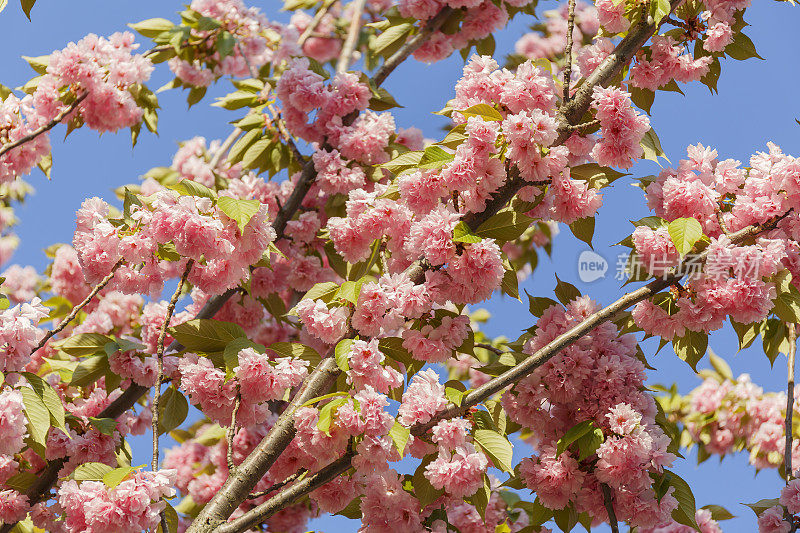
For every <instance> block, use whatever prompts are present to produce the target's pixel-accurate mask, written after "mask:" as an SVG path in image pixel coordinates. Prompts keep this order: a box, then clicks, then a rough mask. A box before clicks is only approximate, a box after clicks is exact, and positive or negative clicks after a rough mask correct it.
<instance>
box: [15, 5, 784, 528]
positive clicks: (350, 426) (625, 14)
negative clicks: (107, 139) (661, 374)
mask: <svg viewBox="0 0 800 533" xmlns="http://www.w3.org/2000/svg"><path fill="white" fill-rule="evenodd" d="M543 3H544V2H543ZM792 3H794V2H792ZM283 4H284V5H283V7H284V9H285V10H288V11H290V12H291V19H290V21H289V22H288V23H279V22H274V21H271V20H270V19H269V18H267V16H266V15H265V14H264V13H262V11H260V10H259V9H257V8H255V7H248V6H246V5H245V4H244V3H243V2H242V1H241V0H193V1H192V2H191V4H190V5H189V6H186V9H185V10H184V11H182V12H181V13H180V18H179V19H177V20H169V19H166V18H155V19H148V20H144V21H141V22H138V23H134V24H130V28H131V30H133V31H123V32H120V33H115V34H113V35H110V36H108V37H98V36H97V35H94V34H90V35H87V36H86V37H84V38H83V39H81V40H79V41H78V42H77V43H69V44H68V45H66V46H65V47H64V48H63V49H61V50H56V51H54V52H52V53H51V54H50V55H48V56H41V57H27V58H26V59H27V61H28V63H29V64H30V66H31V68H32V69H33V71H34V72H35V74H36V75H35V76H34V77H32V78H31V79H30V81H28V82H27V83H26V84H25V85H24V86H22V87H19V88H16V89H13V90H12V89H10V88H7V87H5V86H0V97H1V98H2V101H1V102H0V201H2V203H3V206H2V209H0V225H1V226H0V227H2V228H3V230H2V236H0V262H7V261H8V259H9V257H10V255H11V254H12V253H13V250H14V248H15V247H16V246H17V244H18V239H17V238H16V237H15V236H14V235H13V234H11V233H10V232H9V231H7V230H6V229H5V228H8V227H10V226H11V225H12V223H13V219H14V215H13V208H14V206H15V205H16V203H18V202H20V201H22V200H23V199H24V197H25V196H26V194H28V193H29V192H30V190H31V189H30V186H29V185H27V184H26V183H25V182H24V181H23V179H24V178H25V176H27V175H28V174H30V173H31V172H32V171H33V170H34V168H35V167H38V169H40V170H41V171H42V172H44V173H45V174H46V175H47V176H48V177H50V176H51V174H52V177H53V179H58V175H57V169H54V168H53V161H52V157H51V151H50V134H51V130H52V131H57V130H58V129H66V133H69V132H71V131H72V130H74V129H77V128H82V127H86V128H90V129H93V130H96V131H98V132H99V133H104V132H115V131H119V130H122V129H130V132H131V138H132V142H133V144H134V145H135V144H136V141H137V139H138V137H139V135H140V134H145V135H146V134H147V132H144V133H143V131H142V129H143V128H142V126H144V129H146V130H148V131H149V132H153V133H155V132H156V131H157V127H158V111H159V102H158V97H157V93H159V92H160V91H175V90H178V89H183V90H184V91H186V94H187V101H188V103H189V105H190V106H192V105H195V104H198V103H199V102H201V101H204V99H206V100H208V98H206V92H207V89H208V87H210V86H212V85H217V86H224V87H228V84H229V83H230V84H232V87H233V90H232V91H231V92H229V93H228V94H226V95H224V96H223V97H221V98H218V99H217V100H216V101H215V102H214V105H216V106H218V107H221V108H223V109H225V110H228V111H230V119H231V124H232V125H233V127H232V128H231V131H229V132H228V131H224V128H225V126H222V125H220V131H221V132H222V134H221V135H220V137H221V139H222V140H207V139H205V138H202V137H195V138H193V139H189V140H186V141H185V142H183V143H182V144H181V145H180V148H179V149H178V150H177V152H176V153H175V155H174V158H173V160H172V162H171V163H170V164H169V166H156V167H154V168H152V169H151V170H150V171H149V172H147V174H146V175H145V176H144V178H143V180H142V181H141V182H139V183H134V184H130V185H128V186H125V187H121V188H119V189H118V190H116V195H115V196H112V195H109V197H107V198H100V197H91V198H87V199H86V200H85V201H84V202H83V204H82V206H81V207H80V209H79V210H78V212H77V214H76V216H75V221H74V224H75V231H74V238H73V240H72V243H71V245H57V246H53V247H51V248H50V249H48V251H47V253H48V256H49V257H50V258H51V259H52V262H51V264H50V265H49V266H48V268H47V270H46V271H45V272H44V273H43V274H41V275H40V274H39V273H37V272H36V270H35V269H34V268H32V267H30V266H26V267H23V266H20V265H11V266H8V267H7V268H6V270H5V272H4V274H3V276H4V278H3V283H2V293H3V298H2V304H3V305H2V308H3V310H2V311H1V312H0V370H1V371H2V380H0V436H2V438H0V524H2V525H0V531H2V532H9V531H15V532H31V531H42V530H44V531H48V532H64V533H67V532H69V533H72V532H92V533H99V532H106V531H108V532H124V533H127V532H131V533H132V532H137V531H161V532H163V533H167V532H171V533H172V532H177V531H181V532H183V531H188V532H211V531H216V532H220V533H237V532H244V531H258V530H261V531H271V532H276V533H278V532H295V531H299V532H302V531H305V529H306V523H307V522H308V521H309V520H310V519H312V518H314V517H317V516H320V515H321V514H324V513H330V514H338V515H343V516H345V517H348V518H350V519H353V520H357V521H358V523H359V524H360V526H354V528H355V527H360V531H364V532H388V531H393V532H394V531H398V530H403V531H409V532H412V531H413V532H417V531H434V532H437V533H445V532H463V533H466V532H482V531H487V532H524V533H531V532H544V531H551V530H552V529H551V528H554V527H555V528H558V529H560V530H562V531H570V530H571V529H573V528H575V527H576V526H579V525H580V526H582V527H584V528H585V529H586V530H591V528H592V527H594V526H599V525H600V524H602V523H607V524H608V525H609V526H610V528H611V530H612V531H615V532H616V531H619V523H620V522H622V523H625V524H627V525H628V526H629V527H630V528H632V529H633V530H635V531H638V532H640V533H650V532H662V533H663V532H685V531H695V530H696V531H701V532H704V533H712V532H717V531H721V526H720V522H721V521H723V520H725V519H727V518H730V517H731V514H730V513H729V512H728V511H727V510H726V509H724V508H723V507H720V506H718V505H709V506H706V507H702V508H698V507H697V505H696V503H695V498H694V496H693V494H692V490H691V488H690V486H689V485H688V484H687V482H686V481H684V480H683V479H682V478H681V477H680V476H678V475H677V474H676V473H675V472H673V471H672V470H671V468H672V467H673V465H674V464H676V463H677V462H678V461H680V460H681V459H682V455H681V453H680V451H681V450H682V449H683V450H685V449H686V448H691V447H696V448H697V450H698V456H699V457H700V459H701V460H704V459H705V458H708V457H710V456H712V455H718V456H720V457H723V456H725V455H727V454H730V453H733V452H737V451H741V450H747V451H748V452H749V454H750V462H751V464H752V465H753V466H754V467H755V468H756V469H775V470H776V471H777V472H778V474H779V475H780V476H781V477H782V478H783V479H784V480H785V482H786V485H785V488H784V489H783V490H782V491H781V492H780V494H765V495H764V499H762V500H761V501H759V502H756V503H753V504H751V507H752V508H753V510H754V511H755V512H756V515H757V520H758V528H759V531H761V532H764V533H774V532H781V533H787V532H790V531H795V528H796V525H797V521H798V518H800V478H795V472H796V470H795V469H794V468H793V466H792V465H793V464H794V465H798V464H800V441H798V440H795V439H794V438H793V437H795V436H798V429H797V424H795V419H794V413H795V406H794V400H795V391H794V359H795V350H796V341H797V330H796V324H797V323H800V292H798V288H800V245H799V244H798V238H800V159H796V158H794V157H793V156H791V155H788V154H785V153H784V152H783V151H782V150H781V148H780V147H778V146H777V145H775V144H772V143H770V144H768V145H767V146H766V148H764V147H753V155H752V157H751V159H750V161H749V164H743V163H742V162H740V161H736V160H733V159H730V158H726V157H725V155H724V154H718V153H717V151H716V150H715V149H714V148H713V147H710V146H704V145H702V144H696V145H690V146H688V148H687V149H686V155H685V156H682V155H680V154H677V155H678V158H677V160H678V163H677V164H671V163H669V162H668V161H669V160H667V159H666V154H664V152H663V150H662V148H661V144H660V141H659V138H658V136H657V134H656V131H655V129H654V126H657V125H654V124H651V120H650V117H649V112H650V109H651V106H652V104H653V102H654V99H655V96H656V95H657V94H659V92H660V91H680V90H681V89H680V87H681V85H682V84H698V83H702V84H705V85H706V86H708V88H709V89H711V90H712V91H715V90H716V85H717V80H718V79H719V78H720V76H721V75H724V73H723V68H722V67H723V66H724V65H726V64H729V62H730V61H734V60H746V59H748V58H752V57H758V54H757V52H756V47H755V45H754V43H753V42H752V41H751V40H750V38H749V37H748V36H747V35H746V34H745V33H744V30H745V28H746V27H747V24H746V22H745V18H744V17H745V14H746V9H747V8H748V7H749V5H750V2H749V1H748V0H597V1H596V2H595V3H594V5H590V4H586V3H583V2H581V1H577V0H569V1H568V3H566V4H564V5H561V6H558V5H556V4H553V5H550V6H547V7H545V6H543V5H542V6H537V2H536V1H535V0H534V1H533V2H531V1H529V0H398V1H396V2H395V1H393V0H350V1H344V0H285V1H284V2H283ZM4 5H5V3H0V9H2V7H3V6H4ZM33 7H34V1H33V0H23V1H22V9H23V10H24V11H25V13H26V15H28V16H31V9H32V8H33ZM42 7H44V6H42ZM42 7H40V9H41V8H42ZM537 9H538V11H537ZM33 16H35V13H33ZM513 17H518V18H519V17H521V18H526V19H530V22H531V23H532V24H533V26H532V29H531V32H530V33H528V34H526V35H524V36H522V37H521V38H520V40H519V41H518V42H517V45H516V47H515V50H514V51H513V53H508V54H506V52H509V51H499V52H496V51H495V39H494V36H493V34H494V33H495V32H497V31H499V30H502V29H503V28H504V27H506V25H507V24H508V22H509V20H510V19H511V18H513ZM537 17H538V18H537ZM134 32H135V33H134ZM136 34H138V36H137V35H136ZM457 53H458V54H461V56H462V57H463V58H464V68H463V74H462V76H461V78H460V79H458V80H453V81H454V84H453V86H452V87H442V88H441V97H442V101H441V103H442V106H443V109H442V110H441V111H439V112H438V113H439V114H440V115H443V116H445V117H447V118H448V119H449V121H450V127H449V128H448V131H447V132H446V133H445V134H443V135H441V138H438V139H425V138H423V135H422V133H421V130H419V129H417V128H414V127H411V128H407V129H403V128H398V127H397V125H396V123H395V119H394V117H393V115H392V112H391V110H392V109H393V108H395V107H397V106H398V103H397V101H396V100H395V98H394V97H393V96H392V94H391V93H390V92H389V91H388V90H387V89H386V88H385V87H384V82H385V81H386V80H387V79H388V78H389V77H390V76H391V75H392V73H393V72H394V71H395V70H396V69H397V67H398V66H399V65H400V64H402V63H403V62H405V61H420V62H424V63H436V62H438V61H440V60H443V59H445V58H447V57H449V56H451V55H452V54H457ZM500 57H502V58H503V59H502V61H504V64H501V63H499V62H498V61H501V60H500V59H499V58H500ZM154 69H164V70H166V69H169V71H171V72H172V74H173V75H174V79H173V80H172V81H171V82H169V83H168V84H166V85H165V86H163V87H161V88H160V89H158V90H153V88H150V87H148V85H147V84H148V82H149V81H150V76H151V74H152V73H153V72H154ZM206 103H208V102H206ZM67 142H69V141H68V140H67ZM100 142H102V138H101V139H100ZM758 150H764V151H758ZM673 155H675V154H673ZM639 159H649V160H652V161H654V162H659V161H663V162H664V164H666V165H669V166H667V167H665V168H661V169H660V171H659V172H658V174H657V175H655V176H648V177H641V176H633V177H632V178H631V177H628V178H626V179H628V180H636V181H637V182H638V183H639V184H640V186H641V189H642V192H643V194H642V202H643V204H646V205H647V207H648V209H650V210H651V212H652V215H651V216H648V217H646V218H643V219H641V220H639V221H636V222H635V224H634V226H635V227H634V229H633V231H632V232H631V233H630V235H627V236H625V238H624V239H623V240H622V241H621V242H620V245H621V246H623V247H626V248H627V249H629V250H630V256H629V258H628V261H627V268H626V272H627V282H626V285H627V284H628V283H633V284H634V286H635V287H636V288H633V289H632V290H629V291H628V292H621V293H620V296H619V298H618V299H617V300H616V301H614V302H613V303H611V304H609V305H607V306H605V307H603V306H601V305H600V304H598V303H597V302H596V301H594V300H592V299H591V295H582V294H581V293H580V292H579V291H578V289H577V288H576V287H574V286H572V285H571V284H569V283H566V282H564V281H561V280H560V279H559V280H557V284H556V287H555V290H554V293H553V294H535V295H531V294H527V295H524V294H523V296H527V299H528V303H529V309H530V314H531V316H530V321H529V323H530V327H529V328H528V329H527V330H525V331H522V332H519V331H516V332H514V331H509V332H507V335H506V336H505V337H499V338H492V337H490V336H488V335H487V334H486V333H485V332H483V331H481V329H480V326H481V324H482V322H483V321H485V316H481V315H482V313H481V312H480V310H479V309H478V308H477V307H475V306H476V305H478V304H480V303H481V302H484V301H486V300H489V299H491V298H494V297H499V296H497V295H498V294H499V293H502V294H505V295H506V297H509V298H516V299H521V295H520V291H519V282H520V281H521V280H523V279H525V278H526V277H527V276H529V275H530V274H531V273H532V272H533V270H534V269H535V268H536V264H537V254H538V253H540V252H541V251H546V252H547V253H550V252H551V249H552V245H553V242H554V241H557V240H558V239H559V238H567V237H563V236H562V237H558V238H556V235H557V233H558V228H559V226H561V227H568V228H569V229H570V230H571V232H572V233H573V234H574V236H575V237H576V238H578V239H580V240H582V241H584V242H586V243H588V244H591V242H592V237H593V234H594V228H595V218H596V217H597V216H600V215H601V214H602V211H603V209H602V205H603V196H604V194H613V192H609V191H604V190H603V189H605V188H606V187H608V186H609V185H610V184H611V183H612V182H614V181H615V180H618V179H620V178H622V177H623V176H629V174H626V173H624V172H623V171H625V170H628V169H630V168H631V167H632V165H633V164H634V162H635V161H637V160H639ZM161 163H165V162H161ZM42 194H47V191H46V187H45V190H43V191H42ZM70 223H71V221H70ZM551 295H552V296H554V297H555V299H551V298H550V296H551ZM725 323H729V324H730V325H731V326H732V327H733V329H734V330H735V332H736V333H737V335H738V338H739V344H740V347H742V348H744V347H747V346H750V345H752V344H753V343H754V342H755V341H756V339H757V338H758V337H761V339H762V342H763V347H764V351H765V353H766V355H767V357H769V358H770V361H774V360H775V359H776V357H777V356H778V354H779V353H784V354H785V355H786V356H787V360H788V380H787V390H786V391H785V392H784V391H780V392H764V391H763V389H762V388H761V387H759V386H758V385H757V384H755V383H752V382H751V381H750V379H749V378H748V377H747V376H740V377H738V378H736V377H734V376H733V374H732V372H731V370H730V367H729V366H728V364H727V363H726V362H725V360H724V358H723V357H720V356H718V355H715V354H713V353H711V352H710V351H709V350H708V340H709V336H710V335H711V334H712V333H713V332H715V331H718V330H720V329H721V328H722V327H723V325H724V324H725ZM649 337H656V338H659V339H660V347H664V346H666V345H667V344H671V345H672V347H673V349H674V352H675V353H676V355H677V356H678V357H680V358H681V359H683V360H684V361H686V362H687V363H688V364H689V366H690V367H691V368H692V369H693V370H695V371H697V364H698V363H699V362H700V361H701V360H702V359H703V358H704V357H706V356H707V358H708V361H709V362H710V364H711V366H712V369H707V370H700V371H699V372H698V373H699V375H700V376H701V377H702V378H703V382H702V384H701V385H700V386H699V387H698V388H696V389H695V390H693V391H690V392H688V393H685V392H684V393H681V392H680V391H679V390H678V389H677V388H676V387H671V388H669V387H663V386H656V385H654V384H652V383H650V382H649V381H648V376H647V370H648V369H650V366H649V364H648V361H647V356H649V355H652V354H649V353H645V351H644V350H643V349H642V348H641V347H640V344H639V343H640V342H641V341H642V340H644V339H646V338H649ZM510 339H514V340H510ZM687 370H688V369H687ZM776 371H777V369H776ZM190 405H191V406H193V407H194V408H195V409H194V410H192V412H191V413H190ZM192 413H196V414H192ZM145 434H147V435H150V436H152V461H151V463H150V464H149V465H145V466H139V467H136V466H132V450H131V447H130V444H129V440H130V438H131V437H132V436H135V435H145ZM165 434H168V435H169V436H170V437H172V439H174V441H176V442H177V443H178V445H177V446H175V447H173V448H171V449H168V450H163V449H162V444H163V442H162V439H163V436H164V435H165Z"/></svg>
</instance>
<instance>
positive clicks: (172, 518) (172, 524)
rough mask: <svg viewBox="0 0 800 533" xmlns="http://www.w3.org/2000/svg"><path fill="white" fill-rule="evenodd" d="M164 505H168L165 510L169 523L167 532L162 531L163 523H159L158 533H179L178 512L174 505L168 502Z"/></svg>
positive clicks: (165, 516)
mask: <svg viewBox="0 0 800 533" xmlns="http://www.w3.org/2000/svg"><path fill="white" fill-rule="evenodd" d="M164 503H165V504H166V505H167V506H166V507H165V508H164V518H165V519H166V522H167V531H162V530H161V522H160V521H159V524H158V529H157V530H156V533H178V523H179V520H178V512H177V511H176V510H175V508H174V507H173V506H172V505H170V503H169V502H168V501H164Z"/></svg>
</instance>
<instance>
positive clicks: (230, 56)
mask: <svg viewBox="0 0 800 533" xmlns="http://www.w3.org/2000/svg"><path fill="white" fill-rule="evenodd" d="M189 9H190V10H192V11H193V12H194V13H195V14H196V16H198V17H208V18H209V19H212V20H214V21H217V22H218V23H219V25H218V26H217V27H213V28H207V29H201V28H192V29H191V31H190V36H191V39H192V41H197V42H199V43H200V44H199V45H198V46H196V47H195V48H196V54H195V55H194V56H193V57H192V58H191V59H188V58H183V57H181V56H178V57H173V58H172V59H170V60H169V62H168V64H169V68H170V70H172V72H173V73H174V74H175V76H176V77H177V78H178V79H179V80H181V81H182V82H183V83H185V84H188V85H190V86H193V87H208V86H209V85H211V84H212V83H213V82H214V81H215V80H216V79H217V78H219V77H221V76H235V77H248V78H249V77H250V76H253V75H254V72H257V71H258V69H260V68H261V67H262V66H264V65H265V64H267V63H269V62H271V61H273V60H274V59H275V58H276V50H274V47H273V46H272V45H274V44H275V41H276V40H277V39H275V36H274V34H276V33H277V31H278V30H280V29H281V27H280V26H279V25H276V24H274V23H271V22H270V21H268V20H267V19H266V17H264V15H263V14H262V13H261V10H259V9H258V8H255V7H247V6H246V5H245V4H244V2H242V1H241V0H225V1H222V2H218V1H210V0H192V3H191V4H190V5H189ZM223 35H224V37H223ZM224 38H228V39H234V42H235V46H233V48H232V50H230V51H229V52H227V53H223V52H222V51H221V50H220V48H221V47H222V45H221V41H222V40H223V39H224Z"/></svg>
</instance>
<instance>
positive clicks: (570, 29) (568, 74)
mask: <svg viewBox="0 0 800 533" xmlns="http://www.w3.org/2000/svg"><path fill="white" fill-rule="evenodd" d="M567 9H568V15H567V48H566V58H565V59H564V87H563V93H562V97H561V99H562V100H563V101H564V102H565V103H566V102H569V86H570V82H571V81H572V47H573V43H572V34H573V33H575V0H569V7H568V8H567Z"/></svg>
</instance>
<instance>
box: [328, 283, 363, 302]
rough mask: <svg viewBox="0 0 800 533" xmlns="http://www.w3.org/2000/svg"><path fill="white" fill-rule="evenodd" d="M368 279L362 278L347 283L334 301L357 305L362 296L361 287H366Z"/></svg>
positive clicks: (339, 290) (337, 293) (337, 292)
mask: <svg viewBox="0 0 800 533" xmlns="http://www.w3.org/2000/svg"><path fill="white" fill-rule="evenodd" d="M365 281H366V279H365V278H364V277H361V278H360V279H358V280H357V281H345V282H343V283H342V285H341V286H340V287H339V289H338V290H337V291H336V295H335V296H334V297H333V299H334V300H339V299H342V300H347V301H348V302H350V303H352V304H353V305H355V304H356V303H358V295H359V294H361V287H362V286H363V285H364V282H365Z"/></svg>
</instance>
